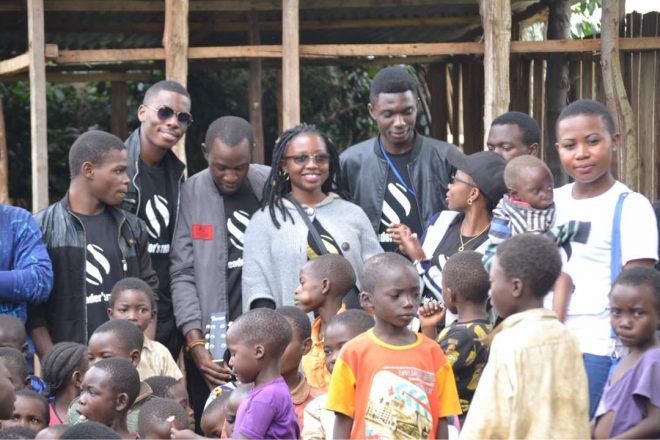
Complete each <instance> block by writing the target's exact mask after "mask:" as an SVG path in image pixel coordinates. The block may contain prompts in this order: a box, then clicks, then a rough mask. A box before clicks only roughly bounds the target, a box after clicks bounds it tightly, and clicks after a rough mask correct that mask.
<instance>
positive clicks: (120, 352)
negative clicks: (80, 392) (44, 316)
mask: <svg viewBox="0 0 660 440" xmlns="http://www.w3.org/2000/svg"><path fill="white" fill-rule="evenodd" d="M143 340H144V335H143V334H142V332H141V331H140V330H139V329H138V328H137V327H136V326H134V325H133V324H131V323H130V322H128V321H124V320H114V321H108V322H106V323H105V324H103V325H101V326H100V327H99V328H98V329H96V331H95V332H94V334H93V335H92V337H91V338H90V339H89V354H88V359H89V366H90V367H92V366H94V365H96V364H97V363H98V362H101V361H102V360H104V359H106V358H120V359H124V360H126V361H128V362H130V363H131V365H132V366H133V368H136V371H137V366H138V365H139V364H140V352H141V350H142V345H143ZM88 371H89V370H88ZM138 377H139V373H138ZM138 388H139V390H138V394H137V395H136V397H135V398H134V399H133V400H132V401H131V405H129V407H128V410H127V411H128V412H127V417H126V423H127V426H128V429H129V430H130V431H131V432H134V431H136V430H137V419H138V416H139V414H140V408H141V407H142V405H143V404H144V403H145V402H146V401H147V400H148V399H150V398H151V397H152V394H153V393H152V392H151V388H150V387H149V385H147V384H146V383H145V382H139V387H138ZM79 399H80V397H78V398H76V399H74V400H73V401H72V402H71V405H70V406H69V413H68V414H69V423H71V424H75V423H77V421H78V413H77V412H76V406H77V402H78V400H79Z"/></svg>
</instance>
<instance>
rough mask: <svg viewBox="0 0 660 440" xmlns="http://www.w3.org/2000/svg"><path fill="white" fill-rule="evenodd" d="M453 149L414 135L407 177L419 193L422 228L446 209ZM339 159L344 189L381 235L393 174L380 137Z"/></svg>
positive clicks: (351, 148)
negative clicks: (388, 183) (386, 195)
mask: <svg viewBox="0 0 660 440" xmlns="http://www.w3.org/2000/svg"><path fill="white" fill-rule="evenodd" d="M450 148H456V146H454V145H451V144H448V143H447V142H442V141H439V140H437V139H432V138H429V137H426V136H422V135H421V134H419V133H416V134H415V141H414V144H413V149H412V157H411V160H410V163H409V164H408V173H409V175H410V180H411V182H412V186H413V189H414V190H415V193H416V197H417V205H418V206H419V211H420V212H419V218H420V220H421V221H422V225H425V224H426V222H428V220H429V219H430V218H431V216H432V215H433V214H435V213H436V212H439V211H442V210H444V209H447V207H446V205H445V196H446V194H447V186H448V185H449V178H450V176H451V173H452V171H453V167H452V166H451V165H450V164H449V162H448V161H447V151H449V149H450ZM339 159H340V164H341V171H342V186H343V189H344V190H345V191H348V193H349V194H350V196H351V198H352V199H353V201H354V202H355V203H357V204H358V205H360V206H361V207H362V209H363V210H364V212H365V213H366V214H367V217H369V220H370V221H371V225H372V226H373V228H374V231H376V233H378V229H379V226H380V218H381V215H382V211H383V198H384V197H385V187H386V185H387V178H388V174H389V172H390V170H389V167H388V166H387V162H386V161H385V158H384V157H383V155H382V153H381V151H380V147H379V146H378V137H374V138H371V139H368V140H366V141H364V142H361V143H359V144H356V145H353V146H352V147H349V148H348V149H346V151H344V152H343V153H342V154H341V156H339Z"/></svg>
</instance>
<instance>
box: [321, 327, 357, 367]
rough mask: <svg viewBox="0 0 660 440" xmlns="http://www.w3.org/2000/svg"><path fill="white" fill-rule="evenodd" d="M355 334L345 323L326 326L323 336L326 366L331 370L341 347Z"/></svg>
mask: <svg viewBox="0 0 660 440" xmlns="http://www.w3.org/2000/svg"><path fill="white" fill-rule="evenodd" d="M355 336H357V334H355V332H354V331H352V329H351V328H350V327H349V326H347V325H344V324H331V325H329V326H328V327H327V328H326V330H325V337H324V338H323V353H325V367H326V368H327V369H328V371H329V372H331V373H332V370H333V368H334V367H335V362H336V361H337V357H339V352H340V351H341V348H342V347H343V346H344V344H345V343H347V342H348V341H350V340H351V339H353V338H354V337H355Z"/></svg>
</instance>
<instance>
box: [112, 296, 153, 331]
mask: <svg viewBox="0 0 660 440" xmlns="http://www.w3.org/2000/svg"><path fill="white" fill-rule="evenodd" d="M108 317H109V318H110V319H123V320H126V321H130V322H132V323H133V324H135V325H136V326H137V328H139V329H140V330H141V331H143V332H144V331H145V330H146V329H147V327H148V326H149V324H150V323H151V321H153V319H154V311H153V310H152V309H151V301H150V300H149V298H148V297H147V295H146V294H145V293H144V292H142V291H140V290H133V289H128V290H124V291H122V292H119V294H118V295H117V298H115V305H114V307H113V308H111V309H108Z"/></svg>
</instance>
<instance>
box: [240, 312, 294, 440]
mask: <svg viewBox="0 0 660 440" xmlns="http://www.w3.org/2000/svg"><path fill="white" fill-rule="evenodd" d="M291 336H292V331H291V326H290V325H289V323H288V322H287V320H286V319H285V318H284V317H283V316H282V315H280V314H279V313H277V312H276V311H275V310H271V309H266V308H258V309H253V310H250V311H249V312H247V313H244V314H243V315H241V316H240V317H239V318H238V319H237V320H236V321H234V324H233V325H232V326H231V327H229V330H228V331H227V347H228V348H229V352H230V353H231V358H230V359H229V366H230V367H232V368H233V369H234V371H235V372H236V378H237V379H238V380H239V381H240V382H242V383H250V382H254V387H253V388H252V389H251V390H250V391H249V392H248V394H247V396H246V397H245V400H243V402H242V403H241V404H240V406H239V407H238V411H237V413H236V422H235V424H234V432H233V437H234V438H254V439H261V438H283V439H284V438H286V439H290V438H298V436H299V434H300V430H299V428H298V424H297V423H296V414H295V411H294V409H293V404H292V403H291V395H290V393H289V388H288V387H287V385H286V382H284V379H283V378H282V376H281V371H280V359H281V357H282V354H283V353H284V350H285V349H286V347H287V345H288V344H289V341H290V340H291ZM234 393H235V392H234ZM234 393H232V395H233V394H234Z"/></svg>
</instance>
